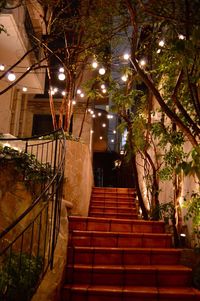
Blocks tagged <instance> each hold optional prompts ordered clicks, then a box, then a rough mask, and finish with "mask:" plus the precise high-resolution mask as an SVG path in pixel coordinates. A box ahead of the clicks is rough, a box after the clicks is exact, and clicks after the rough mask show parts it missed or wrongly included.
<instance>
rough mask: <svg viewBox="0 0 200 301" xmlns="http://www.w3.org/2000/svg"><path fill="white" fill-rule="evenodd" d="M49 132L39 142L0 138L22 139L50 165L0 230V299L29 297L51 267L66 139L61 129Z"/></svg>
mask: <svg viewBox="0 0 200 301" xmlns="http://www.w3.org/2000/svg"><path fill="white" fill-rule="evenodd" d="M49 135H50V137H52V138H53V139H51V140H47V141H45V140H41V141H39V142H38V141H35V140H38V139H39V138H41V137H40V136H35V137H29V138H21V139H17V138H7V137H6V138H0V142H1V141H9V142H12V141H25V142H26V145H25V151H26V152H27V153H28V154H30V155H34V157H35V158H36V160H37V161H38V162H39V163H42V164H43V165H45V164H48V166H51V177H50V179H49V180H48V181H47V182H46V183H45V184H43V185H41V192H40V195H38V196H37V197H36V198H35V199H33V202H32V204H30V206H29V207H28V208H27V209H26V210H25V211H24V212H23V213H22V214H21V215H20V216H19V217H17V218H16V219H15V220H14V221H13V222H12V223H11V224H10V225H9V226H8V227H6V228H5V229H4V230H3V231H2V232H1V233H0V300H3V301H15V300H16V301H17V300H19V299H20V300H22V301H23V300H24V301H27V300H30V299H31V297H32V295H33V294H34V292H35V290H36V288H37V286H38V285H39V283H40V282H41V280H42V278H43V276H44V275H45V273H46V271H47V270H48V268H49V267H50V268H52V267H53V259H54V250H55V247H56V242H57V237H58V233H59V226H60V211H61V200H62V182H63V176H64V159H65V152H66V142H65V134H64V132H63V130H57V131H54V132H52V133H50V134H48V138H49ZM42 137H44V136H42ZM25 180H26V179H25ZM27 220H28V222H27ZM19 229H20V230H19Z"/></svg>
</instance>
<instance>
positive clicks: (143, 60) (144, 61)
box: [139, 59, 147, 67]
mask: <svg viewBox="0 0 200 301" xmlns="http://www.w3.org/2000/svg"><path fill="white" fill-rule="evenodd" d="M139 63H140V65H141V66H142V67H143V66H145V65H146V63H147V62H146V60H145V59H142V60H140V62H139Z"/></svg>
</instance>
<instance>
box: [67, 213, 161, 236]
mask: <svg viewBox="0 0 200 301" xmlns="http://www.w3.org/2000/svg"><path fill="white" fill-rule="evenodd" d="M69 230H70V231H71V230H83V231H106V232H108V231H111V232H129V233H135V232H137V233H138V232H142V233H164V231H165V224H164V223H163V222H155V221H144V220H130V219H128V220H127V219H123V220H118V219H111V218H110V219H107V218H95V217H80V216H69Z"/></svg>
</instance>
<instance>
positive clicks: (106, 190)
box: [92, 187, 136, 193]
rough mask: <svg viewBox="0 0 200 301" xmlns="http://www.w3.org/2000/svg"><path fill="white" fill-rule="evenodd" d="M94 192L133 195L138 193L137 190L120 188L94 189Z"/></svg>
mask: <svg viewBox="0 0 200 301" xmlns="http://www.w3.org/2000/svg"><path fill="white" fill-rule="evenodd" d="M92 191H93V192H107V193H110V192H111V193H112V192H116V193H133V192H136V189H135V188H119V187H93V188H92Z"/></svg>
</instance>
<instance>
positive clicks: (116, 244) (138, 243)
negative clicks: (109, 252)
mask: <svg viewBox="0 0 200 301" xmlns="http://www.w3.org/2000/svg"><path fill="white" fill-rule="evenodd" d="M69 245H71V246H86V247H111V248H123V247H125V248H170V247H171V238H168V237H167V238H162V237H161V238H160V237H159V238H158V237H155V238H144V237H134V238H131V237H124V238H123V237H112V236H110V237H98V236H96V237H95V236H94V237H91V236H85V237H84V236H77V237H76V236H74V235H73V236H72V237H71V239H70V241H69Z"/></svg>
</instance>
